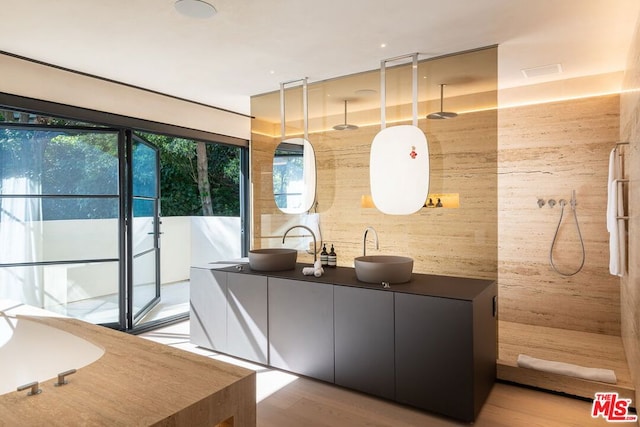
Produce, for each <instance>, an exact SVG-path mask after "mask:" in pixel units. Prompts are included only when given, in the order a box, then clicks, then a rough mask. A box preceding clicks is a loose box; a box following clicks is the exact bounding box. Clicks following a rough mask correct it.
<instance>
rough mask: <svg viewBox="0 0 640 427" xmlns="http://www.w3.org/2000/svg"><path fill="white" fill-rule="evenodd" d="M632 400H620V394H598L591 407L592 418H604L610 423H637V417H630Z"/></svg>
mask: <svg viewBox="0 0 640 427" xmlns="http://www.w3.org/2000/svg"><path fill="white" fill-rule="evenodd" d="M630 404H631V399H620V398H619V397H618V393H616V392H607V393H596V395H595V397H594V399H593V406H592V407H591V417H592V418H598V417H600V416H601V417H602V418H604V419H605V420H607V421H609V422H622V423H624V422H635V421H637V420H638V416H637V415H629V405H630Z"/></svg>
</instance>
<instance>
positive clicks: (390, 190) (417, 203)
mask: <svg viewBox="0 0 640 427" xmlns="http://www.w3.org/2000/svg"><path fill="white" fill-rule="evenodd" d="M408 56H412V57H413V125H401V126H393V127H389V128H387V127H386V120H385V115H386V112H385V109H386V99H385V64H386V62H387V61H391V60H397V59H400V58H404V57H398V58H393V59H387V60H384V61H382V63H381V73H380V76H381V94H380V95H381V99H382V107H381V109H382V112H381V125H382V130H381V131H380V132H378V134H377V135H376V136H375V138H374V139H373V142H372V143H371V154H370V159H369V182H370V185H371V198H372V199H373V203H374V204H375V206H376V208H378V209H379V210H380V211H381V212H383V213H385V214H390V215H409V214H412V213H415V212H417V211H419V210H420V209H421V208H422V206H423V205H424V202H425V200H427V196H428V194H429V146H428V144H427V137H426V136H425V134H424V132H422V130H421V129H420V128H419V127H418V126H417V124H418V96H417V92H418V84H417V80H418V54H417V53H416V54H413V55H407V57H408Z"/></svg>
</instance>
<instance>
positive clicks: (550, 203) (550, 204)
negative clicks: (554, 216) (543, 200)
mask: <svg viewBox="0 0 640 427" xmlns="http://www.w3.org/2000/svg"><path fill="white" fill-rule="evenodd" d="M547 203H548V204H549V207H550V208H552V207H554V206H555V205H556V200H555V199H549V201H548V202H547Z"/></svg>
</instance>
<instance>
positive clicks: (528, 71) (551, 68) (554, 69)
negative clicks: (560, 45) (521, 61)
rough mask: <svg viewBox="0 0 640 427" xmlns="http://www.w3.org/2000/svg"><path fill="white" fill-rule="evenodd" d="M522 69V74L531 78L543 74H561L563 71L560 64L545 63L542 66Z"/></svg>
mask: <svg viewBox="0 0 640 427" xmlns="http://www.w3.org/2000/svg"><path fill="white" fill-rule="evenodd" d="M520 71H522V74H523V75H524V76H525V77H526V78H528V79H529V78H532V77H541V76H548V75H551V74H560V73H562V65H560V64H551V65H543V66H542V67H533V68H524V69H522V70H520Z"/></svg>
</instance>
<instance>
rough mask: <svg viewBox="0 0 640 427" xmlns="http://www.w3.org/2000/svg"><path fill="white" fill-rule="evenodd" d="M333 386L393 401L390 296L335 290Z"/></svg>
mask: <svg viewBox="0 0 640 427" xmlns="http://www.w3.org/2000/svg"><path fill="white" fill-rule="evenodd" d="M333 297H334V319H335V320H334V322H335V383H336V384H338V385H341V386H344V387H348V388H351V389H354V390H358V391H362V392H365V393H369V394H372V395H375V396H380V397H384V398H386V399H393V398H394V388H395V384H394V378H395V373H394V318H393V293H392V292H387V291H382V290H374V289H363V288H355V287H348V286H335V287H334V290H333Z"/></svg>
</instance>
